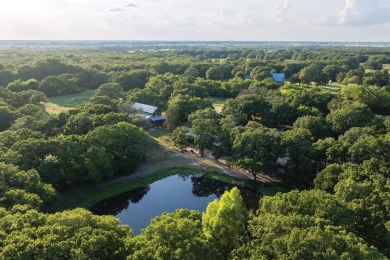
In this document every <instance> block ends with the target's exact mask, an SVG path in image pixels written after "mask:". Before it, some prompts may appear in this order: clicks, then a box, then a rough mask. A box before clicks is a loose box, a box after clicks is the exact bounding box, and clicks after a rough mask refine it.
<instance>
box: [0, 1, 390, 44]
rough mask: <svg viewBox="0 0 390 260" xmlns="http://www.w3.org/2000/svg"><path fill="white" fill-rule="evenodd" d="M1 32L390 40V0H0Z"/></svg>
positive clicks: (58, 36) (17, 36)
mask: <svg viewBox="0 0 390 260" xmlns="http://www.w3.org/2000/svg"><path fill="white" fill-rule="evenodd" d="M0 40H167V41H169V40H175V41H185V40H188V41H207V40H213V41H228V40H232V41H348V42H353V41H363V42H390V0H280V1H279V0H193V1H190V0H130V1H122V0H104V1H103V0H0Z"/></svg>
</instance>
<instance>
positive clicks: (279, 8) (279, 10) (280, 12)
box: [272, 3, 290, 24]
mask: <svg viewBox="0 0 390 260" xmlns="http://www.w3.org/2000/svg"><path fill="white" fill-rule="evenodd" d="M289 10H290V4H289V3H283V4H278V5H276V6H275V7H274V9H273V12H272V18H273V21H274V22H275V23H278V24H280V23H286V22H287V21H288V11H289Z"/></svg>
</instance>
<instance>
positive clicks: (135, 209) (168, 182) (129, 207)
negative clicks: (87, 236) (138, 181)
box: [90, 174, 261, 235]
mask: <svg viewBox="0 0 390 260" xmlns="http://www.w3.org/2000/svg"><path fill="white" fill-rule="evenodd" d="M233 187H234V186H232V185H229V184H226V183H224V182H221V181H217V180H213V179H209V178H205V177H203V176H202V175H201V174H194V175H181V174H177V175H173V176H170V177H167V178H164V179H161V180H159V181H156V182H154V183H152V184H150V185H148V186H146V187H142V188H138V189H135V190H132V191H130V192H126V193H122V194H120V195H117V196H114V197H112V198H109V199H106V200H103V201H101V202H99V203H97V204H95V205H94V206H93V207H92V208H90V210H91V212H92V213H94V214H97V215H114V216H115V217H117V218H119V219H120V221H121V222H122V223H123V224H127V225H129V227H130V228H131V229H133V232H134V235H138V234H140V233H141V230H142V229H143V228H145V227H147V226H148V225H149V224H150V221H151V220H152V219H153V218H154V217H156V216H159V215H161V214H162V213H164V212H174V211H175V210H176V209H179V208H186V209H190V210H198V211H200V212H205V211H206V207H207V205H208V204H209V203H210V202H211V201H213V200H214V199H218V198H220V197H221V196H222V194H223V193H224V192H225V191H226V190H230V189H232V188H233ZM238 188H239V190H240V192H241V196H242V197H243V199H244V202H245V204H246V206H247V208H248V209H256V208H257V207H258V206H259V200H260V197H261V194H260V193H259V192H256V191H254V190H251V189H248V188H242V187H238Z"/></svg>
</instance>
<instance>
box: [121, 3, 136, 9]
mask: <svg viewBox="0 0 390 260" xmlns="http://www.w3.org/2000/svg"><path fill="white" fill-rule="evenodd" d="M123 7H130V8H132V7H138V5H135V4H132V3H128V4H127V5H124V6H123Z"/></svg>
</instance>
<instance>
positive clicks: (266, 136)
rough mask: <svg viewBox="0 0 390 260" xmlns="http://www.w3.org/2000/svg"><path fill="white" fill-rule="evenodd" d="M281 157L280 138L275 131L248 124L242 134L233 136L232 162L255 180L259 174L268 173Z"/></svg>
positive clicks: (252, 123) (259, 125)
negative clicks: (245, 170)
mask: <svg viewBox="0 0 390 260" xmlns="http://www.w3.org/2000/svg"><path fill="white" fill-rule="evenodd" d="M281 155H283V150H282V148H281V136H280V134H279V133H278V132H277V131H276V130H275V129H269V128H267V127H265V126H263V125H261V124H258V123H256V122H249V123H248V125H246V126H245V130H244V132H242V133H239V134H237V135H236V136H235V139H234V142H233V156H232V161H233V163H234V164H235V165H237V166H239V167H243V168H245V169H248V170H249V171H250V172H251V174H252V175H253V178H254V179H255V180H256V176H257V173H259V172H267V173H270V172H271V169H272V167H273V166H274V165H275V163H276V160H277V158H278V157H279V156H281Z"/></svg>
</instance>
